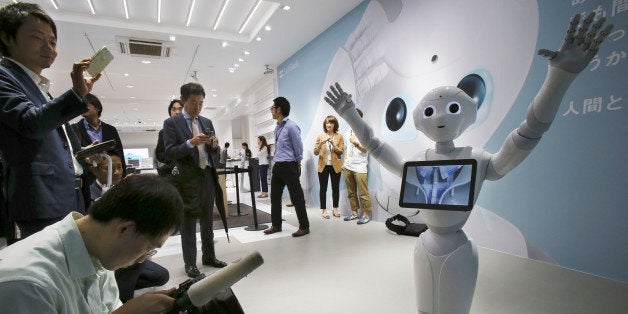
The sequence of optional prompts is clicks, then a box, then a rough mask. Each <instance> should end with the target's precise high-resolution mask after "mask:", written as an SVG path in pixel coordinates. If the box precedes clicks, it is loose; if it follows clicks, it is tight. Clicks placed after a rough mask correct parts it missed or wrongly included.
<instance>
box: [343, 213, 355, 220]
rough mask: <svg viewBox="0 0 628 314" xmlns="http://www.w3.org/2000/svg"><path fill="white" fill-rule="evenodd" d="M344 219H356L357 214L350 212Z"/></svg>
mask: <svg viewBox="0 0 628 314" xmlns="http://www.w3.org/2000/svg"><path fill="white" fill-rule="evenodd" d="M344 219H345V221H350V220H356V219H358V215H357V214H351V216H347V217H345V218H344Z"/></svg>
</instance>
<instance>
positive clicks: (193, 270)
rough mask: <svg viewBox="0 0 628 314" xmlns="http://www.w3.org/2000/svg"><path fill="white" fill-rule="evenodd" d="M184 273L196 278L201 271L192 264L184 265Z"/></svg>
mask: <svg viewBox="0 0 628 314" xmlns="http://www.w3.org/2000/svg"><path fill="white" fill-rule="evenodd" d="M185 273H186V274H188V277H190V278H196V277H198V276H200V275H201V272H200V271H199V270H198V268H196V266H194V265H190V266H185Z"/></svg>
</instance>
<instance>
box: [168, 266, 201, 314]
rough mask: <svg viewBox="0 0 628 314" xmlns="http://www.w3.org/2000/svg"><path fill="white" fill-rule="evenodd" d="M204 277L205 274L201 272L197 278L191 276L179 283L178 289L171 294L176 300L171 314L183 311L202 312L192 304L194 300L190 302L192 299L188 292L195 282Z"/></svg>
mask: <svg viewBox="0 0 628 314" xmlns="http://www.w3.org/2000/svg"><path fill="white" fill-rule="evenodd" d="M204 278H205V274H201V275H200V276H198V277H196V278H190V279H188V280H186V281H184V282H182V283H180V284H179V287H178V288H177V290H175V292H173V293H172V294H170V296H171V297H172V298H174V300H175V301H174V308H173V309H172V310H171V311H170V312H169V313H170V314H179V313H181V312H183V313H201V312H199V311H198V310H197V309H196V308H195V307H194V305H192V302H190V299H189V298H188V297H187V295H186V292H188V289H190V287H191V286H192V285H193V284H195V283H197V282H199V281H200V280H203V279H204Z"/></svg>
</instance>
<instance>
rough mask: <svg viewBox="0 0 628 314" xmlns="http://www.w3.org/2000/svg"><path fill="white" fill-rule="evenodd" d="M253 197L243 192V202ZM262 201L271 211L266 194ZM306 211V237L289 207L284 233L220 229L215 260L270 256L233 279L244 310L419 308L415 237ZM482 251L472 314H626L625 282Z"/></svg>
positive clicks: (173, 262) (168, 258) (169, 261)
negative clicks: (308, 231)
mask: <svg viewBox="0 0 628 314" xmlns="http://www.w3.org/2000/svg"><path fill="white" fill-rule="evenodd" d="M247 199H248V200H249V201H250V197H249V196H248V195H244V194H243V195H242V197H241V200H242V201H243V202H247ZM258 200H259V199H258ZM247 203H248V202H247ZM258 207H259V209H260V210H264V211H268V210H269V206H268V199H266V200H263V201H261V202H260V204H259V206H258ZM284 210H288V211H290V208H287V207H284ZM308 214H309V219H310V225H311V234H310V235H307V236H304V237H301V238H292V237H291V236H290V233H291V232H293V231H294V230H296V228H295V227H294V226H296V225H297V222H296V216H295V215H294V214H292V213H291V212H287V213H286V214H285V215H284V218H285V219H286V221H285V222H284V226H283V230H284V231H283V232H281V233H279V234H275V235H272V236H264V235H262V233H261V231H244V230H243V229H242V228H236V229H233V230H230V232H229V233H230V235H231V243H227V240H226V237H224V234H223V233H222V232H217V233H216V243H215V246H216V252H217V255H218V258H220V259H222V260H224V261H231V260H234V259H236V258H238V257H242V256H245V255H246V254H248V253H250V252H252V251H254V250H257V251H259V252H260V253H261V255H262V256H263V257H264V260H265V263H264V265H262V266H261V267H260V268H258V269H257V270H255V271H254V272H253V273H252V274H251V275H249V276H248V277H246V278H244V279H243V280H241V281H240V282H238V283H237V284H235V285H234V286H233V290H234V292H235V294H236V296H237V297H238V299H239V300H240V303H241V304H242V306H243V307H244V309H245V311H246V312H247V313H254V314H265V313H300V314H308V313H316V314H318V313H360V314H363V313H394V314H404V313H407V314H411V313H415V298H414V283H413V267H412V252H413V247H414V243H415V241H416V238H412V237H406V236H398V235H396V234H394V233H391V232H388V231H387V229H386V227H385V226H384V224H383V223H379V222H373V221H372V222H370V223H368V224H366V225H362V226H358V225H356V223H355V221H351V222H345V221H342V219H341V218H334V217H332V219H330V220H327V219H323V218H322V217H321V215H320V212H319V210H318V209H315V208H310V209H308ZM251 221H252V218H251ZM178 246H179V242H178V238H177V237H171V239H170V240H169V241H168V242H167V244H166V245H165V247H164V248H163V249H162V250H161V252H160V253H159V254H158V255H156V257H155V258H154V261H156V262H157V263H159V264H161V265H163V266H164V267H166V268H168V269H169V271H170V281H169V282H168V284H166V285H165V286H164V287H172V286H176V285H178V284H179V283H180V282H182V281H184V280H186V279H187V277H186V275H185V272H184V270H183V262H182V257H181V255H180V253H179V252H180V248H179V247H178ZM199 248H200V244H199ZM478 252H479V259H480V268H479V275H478V282H477V288H476V292H475V296H474V301H473V305H472V308H471V313H514V314H516V313H625V310H626V309H627V308H628V298H626V296H628V284H626V283H620V282H615V281H611V280H607V279H603V278H600V277H596V276H591V275H588V274H584V273H580V272H576V271H572V270H568V269H564V268H561V267H559V266H556V265H552V264H548V263H544V262H539V261H535V260H530V259H525V258H520V257H516V256H512V255H509V254H504V253H500V252H497V251H493V250H489V249H484V248H481V247H480V248H478ZM198 259H199V262H198V266H199V269H200V270H201V272H204V273H206V274H210V273H212V272H213V271H215V269H213V268H210V267H204V266H202V265H201V264H200V252H199V257H198ZM140 292H141V291H140Z"/></svg>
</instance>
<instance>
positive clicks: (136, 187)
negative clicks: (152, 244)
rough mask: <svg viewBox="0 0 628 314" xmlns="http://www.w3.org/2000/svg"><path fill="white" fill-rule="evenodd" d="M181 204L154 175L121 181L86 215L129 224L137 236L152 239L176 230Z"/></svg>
mask: <svg viewBox="0 0 628 314" xmlns="http://www.w3.org/2000/svg"><path fill="white" fill-rule="evenodd" d="M182 208H183V201H182V200H181V197H180V196H179V192H177V189H175V187H174V186H172V185H171V184H170V183H168V182H167V181H166V180H165V179H163V178H161V177H159V176H157V175H154V174H136V175H132V176H129V177H126V178H124V179H123V180H122V181H120V183H118V184H117V185H114V186H113V187H112V188H111V189H110V190H109V191H107V192H106V193H104V194H103V195H102V197H101V198H100V199H98V200H97V201H95V202H94V203H92V205H91V206H90V207H89V215H90V216H91V217H92V218H94V219H95V220H96V221H98V222H101V223H107V222H109V221H111V220H113V219H116V218H119V219H121V220H127V221H132V222H134V223H135V228H136V230H137V232H138V233H140V234H142V235H146V236H148V237H150V238H155V237H158V236H161V235H164V234H167V233H168V232H172V231H173V230H176V229H177V228H178V226H179V224H180V223H181V216H182V212H181V209H182Z"/></svg>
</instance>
